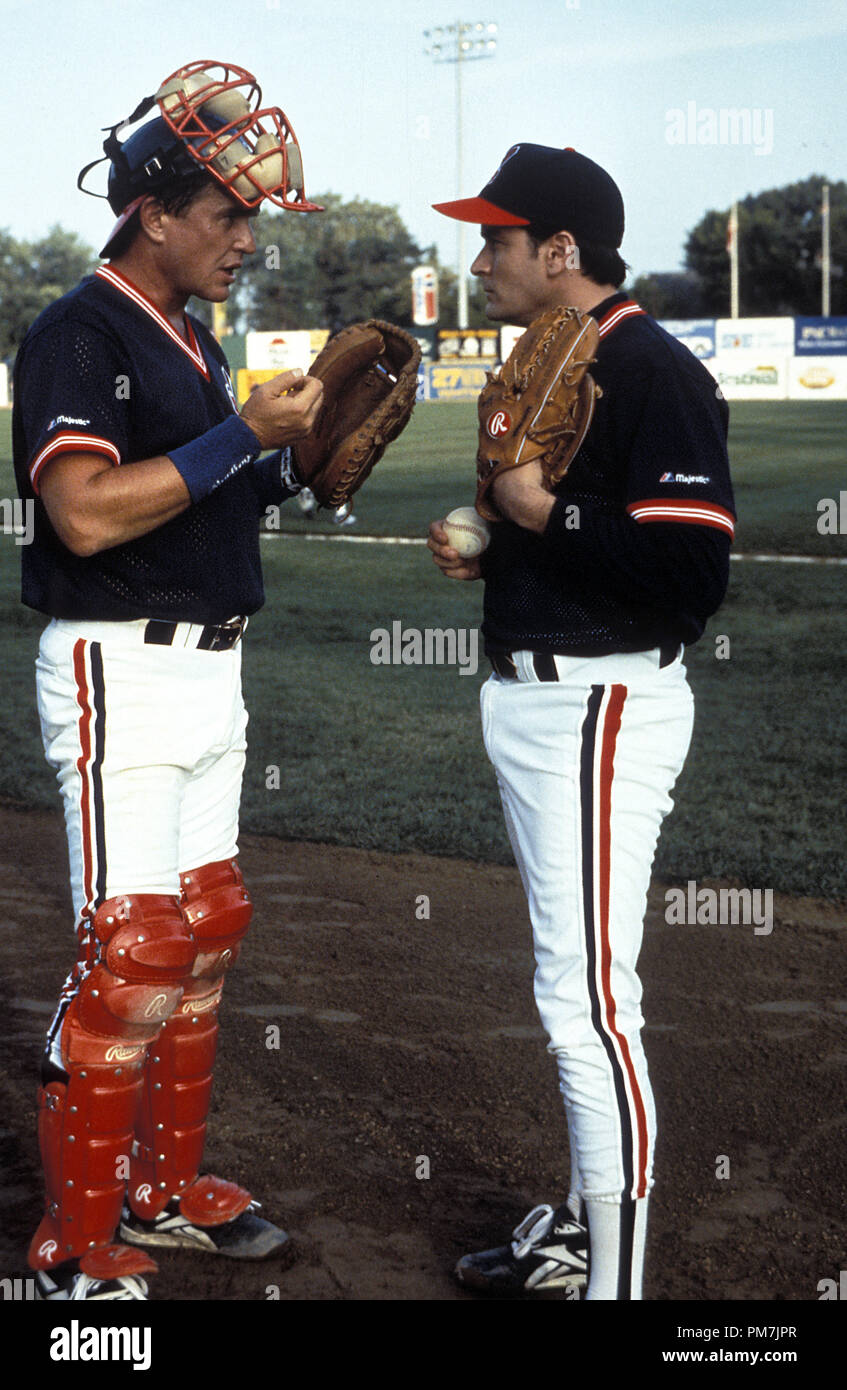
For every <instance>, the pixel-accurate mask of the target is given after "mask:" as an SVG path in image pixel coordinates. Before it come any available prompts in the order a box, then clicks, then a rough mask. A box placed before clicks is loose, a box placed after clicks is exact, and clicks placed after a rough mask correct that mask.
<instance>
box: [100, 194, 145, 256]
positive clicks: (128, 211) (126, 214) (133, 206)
mask: <svg viewBox="0 0 847 1390" xmlns="http://www.w3.org/2000/svg"><path fill="white" fill-rule="evenodd" d="M146 196H147V195H146V193H142V195H141V197H140V198H134V199H133V201H132V202H131V203H128V204H127V206H126V207H125V208H124V210H123V212H122V213H121V215H120V217H119V218H118V220H117V222H116V223H115V225H114V227H113V228H112V230H111V232H110V233H109V240H108V241H107V242H106V245H105V246H104V247H103V250H102V251H101V252H100V259H101V261H105V260H106V259H107V257H108V255H109V249H110V247H111V245H112V242H113V241H114V240H115V237H116V236H117V235H118V232H119V231H120V230H121V229H122V228H123V227H125V226H126V224H127V222H128V221H129V219H130V218H131V217H134V216H135V214H136V213H137V212H138V209H139V208H140V207H141V204H142V203H143V202H144V199H145V198H146Z"/></svg>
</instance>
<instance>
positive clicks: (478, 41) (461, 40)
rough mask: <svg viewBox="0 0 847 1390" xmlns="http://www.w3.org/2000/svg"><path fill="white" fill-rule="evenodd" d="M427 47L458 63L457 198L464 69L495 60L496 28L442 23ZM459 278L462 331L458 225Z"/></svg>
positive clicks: (463, 268) (428, 34)
mask: <svg viewBox="0 0 847 1390" xmlns="http://www.w3.org/2000/svg"><path fill="white" fill-rule="evenodd" d="M424 38H425V39H426V41H427V42H426V46H425V48H424V53H425V54H426V55H427V57H428V58H432V60H433V62H435V63H455V65H456V197H457V198H461V197H463V196H464V187H463V183H464V170H463V166H462V160H463V149H462V69H463V68H464V65H465V63H470V62H473V61H474V60H475V59H477V58H493V57H494V54H495V53H496V52H497V25H496V24H493V23H492V22H491V21H489V20H487V19H478V20H474V21H473V22H472V23H469V24H468V23H465V22H464V21H463V20H461V19H459V20H457V21H456V23H455V24H443V25H441V26H440V27H439V28H436V29H424ZM457 225H458V258H459V264H458V268H457V269H458V276H457V284H458V287H459V323H458V327H459V328H467V326H468V272H467V259H466V258H467V252H466V237H467V226H466V224H465V223H464V222H459V223H458V224H457Z"/></svg>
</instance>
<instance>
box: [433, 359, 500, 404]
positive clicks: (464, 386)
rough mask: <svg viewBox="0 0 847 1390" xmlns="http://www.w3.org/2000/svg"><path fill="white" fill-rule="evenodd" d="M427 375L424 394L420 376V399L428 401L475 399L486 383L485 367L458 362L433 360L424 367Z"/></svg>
mask: <svg viewBox="0 0 847 1390" xmlns="http://www.w3.org/2000/svg"><path fill="white" fill-rule="evenodd" d="M423 371H424V372H425V375H426V381H425V383H424V387H423V390H424V394H423V395H421V394H420V377H419V378H418V399H419V400H426V401H475V400H476V398H477V396H478V395H479V393H480V391H481V390H482V388H483V386H484V385H485V378H486V370H485V367H481V366H480V367H473V366H469V365H462V366H459V364H458V363H456V364H454V363H449V362H433V363H432V365H431V366H427V367H425V368H424V369H423Z"/></svg>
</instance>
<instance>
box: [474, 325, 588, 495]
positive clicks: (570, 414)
mask: <svg viewBox="0 0 847 1390" xmlns="http://www.w3.org/2000/svg"><path fill="white" fill-rule="evenodd" d="M598 340H599V330H598V327H597V324H596V323H595V321H594V319H592V318H590V317H589V315H588V314H581V313H579V311H578V310H576V309H568V308H564V307H560V308H558V309H550V310H548V312H547V313H545V314H542V315H541V316H540V317H539V318H537V319H535V320H534V322H533V323H531V324H530V325H529V327H528V328H527V330H526V332H525V333H523V334H522V335H521V337H520V338H519V339H518V341H517V342H516V343H515V346H514V347H513V349H512V351H511V353H510V354H509V356H508V357H507V359H506V361H505V362H504V363H503V366H502V367H501V368H500V370H499V372H490V373H489V374H488V380H487V383H486V385H485V386H484V387H483V389H482V392H481V393H480V397H479V452H478V453H477V493H476V504H475V505H476V509H477V511H478V512H479V514H480V516H484V517H486V518H487V520H489V521H500V520H501V519H502V516H501V513H500V512H499V511H498V510H497V506H496V504H495V502H494V499H493V497H491V495H490V488H491V484H492V483H493V482H494V479H495V478H497V477H498V476H499V475H500V474H501V473H503V472H505V471H506V469H508V468H519V467H520V466H521V465H522V464H524V463H532V462H533V461H534V460H538V461H539V462H540V464H541V470H542V473H543V475H544V485H545V487H546V488H547V489H548V490H549V491H551V492H552V490H553V488H554V487H555V486H556V484H557V483H559V482H561V480H562V478H563V477H564V476H565V473H566V472H567V470H568V467H569V465H570V462H571V459H572V458H573V456H574V454H575V453H576V451H577V450H578V448H579V446H580V444H581V443H582V441H583V439H584V438H585V436H586V434H587V432H588V427H589V425H590V424H591V418H592V416H593V414H594V401H595V398H596V397H597V396H599V395H600V388H599V387H598V386H596V385H595V383H594V380H593V378H592V377H591V376H590V374H589V372H588V371H587V370H586V369H587V368H588V367H589V366H590V364H591V363H592V362H593V361H594V352H595V350H596V348H597V343H598Z"/></svg>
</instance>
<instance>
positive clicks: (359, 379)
mask: <svg viewBox="0 0 847 1390" xmlns="http://www.w3.org/2000/svg"><path fill="white" fill-rule="evenodd" d="M420 360H421V350H420V347H419V345H418V343H417V341H416V339H414V338H413V337H412V336H411V335H410V334H409V333H406V332H404V330H403V329H402V328H396V327H395V326H394V325H393V324H391V323H383V322H382V320H381V319H368V320H367V321H366V322H365V323H354V324H352V325H351V326H350V327H349V328H345V329H342V331H341V332H340V333H337V334H336V335H335V337H334V338H330V340H329V342H328V343H327V345H326V347H325V348H324V349H323V351H322V352H321V353H319V354H318V356H317V357H316V358H315V361H314V362H313V364H312V366H311V367H310V368H309V376H313V377H317V378H318V379H319V380H320V381H322V382H323V384H324V394H323V404H322V405H321V409H320V413H319V415H318V418H317V420H316V422H315V427H314V429H313V430H312V432H311V434H309V435H307V437H306V438H305V439H301V440H298V442H297V443H296V444H295V445H294V450H293V451H294V459H295V464H296V468H297V474H298V477H299V478H300V481H301V482H302V483H303V484H304V485H305V486H306V487H308V488H311V490H312V492H313V493H314V494H315V497H316V498H317V500H318V502H319V503H320V505H321V506H322V507H333V508H337V507H340V506H342V505H343V504H344V503H345V502H346V501H348V499H349V498H351V497H352V496H353V494H354V493H355V492H358V490H359V488H360V487H361V486H362V483H363V482H364V481H365V479H366V478H367V476H368V474H369V473H370V472H371V469H372V468H373V466H374V464H375V463H377V462H378V461H379V459H381V458H382V455H383V454H384V453H385V450H386V448H387V447H388V445H389V444H390V443H391V441H392V440H393V439H396V438H397V436H398V434H400V433H401V432H402V431H403V430H404V429H405V428H406V426H407V424H408V423H409V419H410V417H411V414H412V410H413V409H414V405H415V399H416V397H417V389H418V366H419V365H420Z"/></svg>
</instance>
